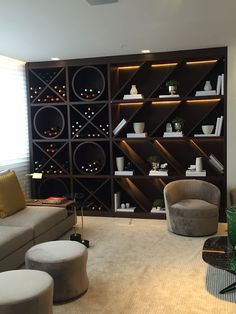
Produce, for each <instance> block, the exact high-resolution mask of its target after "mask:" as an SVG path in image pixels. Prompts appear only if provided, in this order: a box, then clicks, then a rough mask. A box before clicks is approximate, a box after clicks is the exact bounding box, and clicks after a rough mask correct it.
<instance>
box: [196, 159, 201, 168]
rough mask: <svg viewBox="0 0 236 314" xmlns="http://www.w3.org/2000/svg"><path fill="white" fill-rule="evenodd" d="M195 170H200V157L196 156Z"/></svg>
mask: <svg viewBox="0 0 236 314" xmlns="http://www.w3.org/2000/svg"><path fill="white" fill-rule="evenodd" d="M196 171H202V157H197V158H196Z"/></svg>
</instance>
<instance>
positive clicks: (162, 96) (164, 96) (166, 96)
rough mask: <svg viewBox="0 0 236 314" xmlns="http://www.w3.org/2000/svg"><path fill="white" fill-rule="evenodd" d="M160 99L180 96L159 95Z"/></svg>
mask: <svg viewBox="0 0 236 314" xmlns="http://www.w3.org/2000/svg"><path fill="white" fill-rule="evenodd" d="M159 98H179V95H178V94H174V95H170V94H169V95H159Z"/></svg>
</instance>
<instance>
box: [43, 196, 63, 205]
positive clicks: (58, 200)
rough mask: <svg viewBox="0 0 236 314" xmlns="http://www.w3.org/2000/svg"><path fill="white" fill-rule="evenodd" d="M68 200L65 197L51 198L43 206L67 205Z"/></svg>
mask: <svg viewBox="0 0 236 314" xmlns="http://www.w3.org/2000/svg"><path fill="white" fill-rule="evenodd" d="M65 201H66V198H65V197H57V196H50V197H48V198H46V199H45V200H43V201H42V204H54V205H60V204H63V203H65Z"/></svg>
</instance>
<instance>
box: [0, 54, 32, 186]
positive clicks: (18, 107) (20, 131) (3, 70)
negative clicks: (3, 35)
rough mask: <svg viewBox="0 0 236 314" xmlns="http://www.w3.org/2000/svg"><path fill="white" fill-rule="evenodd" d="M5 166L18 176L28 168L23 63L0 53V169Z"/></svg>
mask: <svg viewBox="0 0 236 314" xmlns="http://www.w3.org/2000/svg"><path fill="white" fill-rule="evenodd" d="M7 168H10V169H14V170H16V172H18V171H20V172H19V173H21V176H23V173H22V171H23V170H22V169H23V168H24V169H25V170H24V171H23V172H24V173H26V172H28V168H29V139H28V118H27V100H26V77H25V63H24V62H22V61H19V60H15V59H11V58H7V57H4V56H0V169H7ZM17 169H18V170H17ZM18 178H19V177H18ZM19 180H20V181H22V178H19Z"/></svg>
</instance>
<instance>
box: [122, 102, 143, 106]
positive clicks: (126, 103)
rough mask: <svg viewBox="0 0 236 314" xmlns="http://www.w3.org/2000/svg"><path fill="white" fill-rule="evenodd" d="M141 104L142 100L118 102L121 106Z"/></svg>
mask: <svg viewBox="0 0 236 314" xmlns="http://www.w3.org/2000/svg"><path fill="white" fill-rule="evenodd" d="M142 104H143V102H120V103H118V105H121V106H140V105H142Z"/></svg>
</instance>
